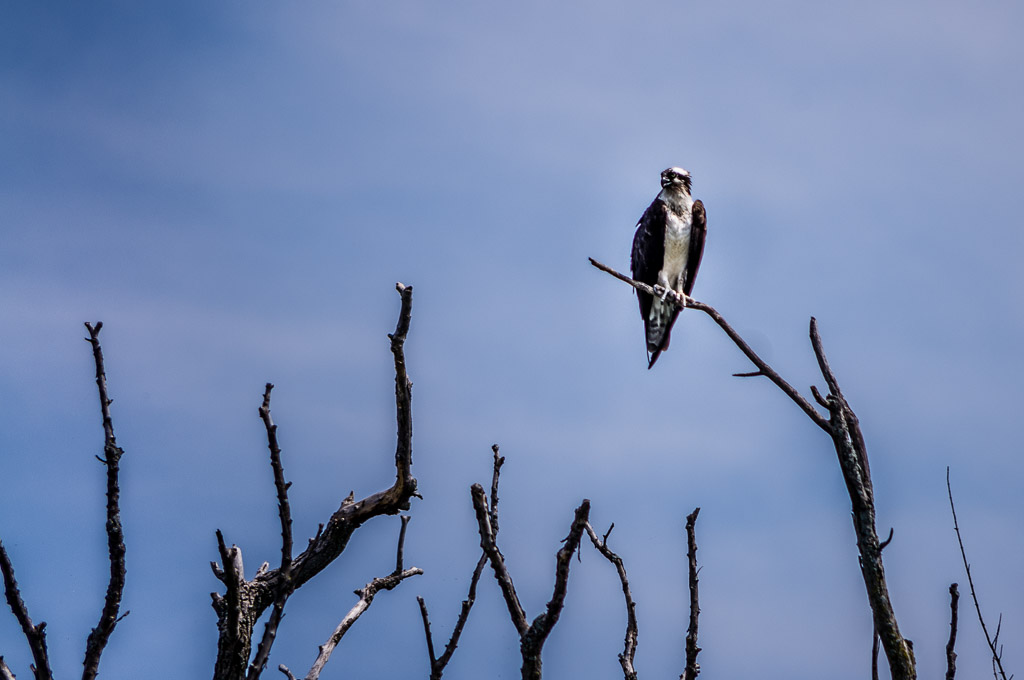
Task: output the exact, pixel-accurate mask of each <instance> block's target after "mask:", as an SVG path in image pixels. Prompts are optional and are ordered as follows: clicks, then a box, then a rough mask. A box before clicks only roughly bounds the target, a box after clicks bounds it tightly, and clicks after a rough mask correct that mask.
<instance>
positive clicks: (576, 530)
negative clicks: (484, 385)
mask: <svg viewBox="0 0 1024 680" xmlns="http://www.w3.org/2000/svg"><path fill="white" fill-rule="evenodd" d="M494 455H495V457H496V460H497V455H498V452H497V447H495V450H494ZM496 468H497V464H496ZM492 488H493V487H492ZM470 491H471V492H472V497H473V509H474V510H475V511H476V521H477V526H478V528H479V531H480V547H481V548H482V549H483V551H484V554H485V555H486V556H487V559H488V561H489V562H490V563H491V568H492V569H493V570H494V578H495V579H496V580H497V581H498V586H499V587H500V588H501V593H502V596H503V597H504V598H505V605H506V606H507V608H508V613H509V616H510V617H511V619H512V625H513V626H515V629H516V632H517V633H519V652H520V654H521V655H522V658H523V666H522V677H523V680H540V677H541V652H542V650H543V648H544V642H545V641H546V640H547V637H548V635H549V634H550V633H551V629H552V628H554V626H555V624H556V623H557V622H558V617H559V616H560V615H561V613H562V607H563V605H564V604H565V595H566V592H567V591H568V583H569V563H570V561H571V559H572V556H573V553H575V552H576V550H577V549H578V548H579V545H580V539H582V538H583V531H584V527H585V526H586V524H587V521H588V519H589V515H590V501H589V500H586V499H584V500H583V503H582V504H580V507H578V508H577V509H576V514H575V517H574V518H573V522H572V525H571V526H570V527H569V535H568V536H566V537H565V539H564V540H563V542H562V543H563V544H562V548H561V550H559V551H558V553H557V554H556V556H555V587H554V592H553V593H552V595H551V600H549V601H548V604H547V607H545V609H544V611H543V612H542V613H541V614H539V615H538V616H537V617H536V618H535V619H534V620H533V622H532V623H531V622H528V621H527V618H526V612H525V611H524V610H523V605H522V604H521V603H520V601H519V596H518V595H517V594H516V589H515V586H514V585H513V583H512V576H511V575H510V574H509V573H508V569H507V567H506V566H505V557H504V556H503V555H502V554H501V551H500V550H499V549H498V545H497V543H496V542H495V531H494V526H495V520H496V519H497V512H496V507H491V508H488V506H487V497H486V495H485V493H484V488H483V487H482V486H480V485H479V484H474V485H473V486H472V488H471V489H470ZM495 498H497V496H495Z"/></svg>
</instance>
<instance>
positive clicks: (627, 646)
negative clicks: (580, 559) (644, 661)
mask: <svg viewBox="0 0 1024 680" xmlns="http://www.w3.org/2000/svg"><path fill="white" fill-rule="evenodd" d="M614 527H615V524H614V523H612V525H611V526H610V527H608V532H607V533H605V535H604V538H598V537H597V532H595V531H594V528H593V527H592V526H591V525H590V522H587V524H586V526H585V529H586V530H587V535H588V536H590V542H591V543H593V544H594V547H595V548H597V550H598V552H600V553H601V554H602V555H604V557H605V559H607V560H608V561H609V562H611V563H612V564H613V565H615V570H616V571H617V572H618V574H619V582H620V583H621V584H622V595H623V597H624V598H625V599H626V637H625V642H624V645H623V648H622V653H621V654H619V665H620V666H622V676H623V678H624V680H636V669H635V668H634V667H633V659H634V657H635V656H636V646H637V642H638V636H639V629H638V627H637V622H636V603H635V602H634V601H633V594H632V593H631V592H630V590H629V579H628V578H627V576H626V565H625V564H624V563H623V562H622V558H621V557H619V556H618V555H616V554H615V553H614V552H612V551H611V549H610V548H609V547H608V536H610V535H611V533H612V529H613V528H614Z"/></svg>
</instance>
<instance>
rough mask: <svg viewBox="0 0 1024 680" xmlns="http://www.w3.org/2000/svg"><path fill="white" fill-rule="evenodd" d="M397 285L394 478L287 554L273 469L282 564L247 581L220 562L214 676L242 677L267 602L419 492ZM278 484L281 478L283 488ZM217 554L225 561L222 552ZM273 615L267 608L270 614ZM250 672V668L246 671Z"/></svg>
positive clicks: (405, 303) (407, 304)
mask: <svg viewBox="0 0 1024 680" xmlns="http://www.w3.org/2000/svg"><path fill="white" fill-rule="evenodd" d="M396 289H397V290H398V293H399V295H400V296H401V301H402V305H401V310H400V311H399V316H398V323H397V325H396V327H395V332H394V333H392V334H389V336H388V337H389V339H390V342H391V352H392V354H393V355H394V361H395V407H396V414H397V423H398V437H397V445H396V449H395V483H394V484H393V485H392V486H391V487H390V488H388V489H385V490H384V491H380V492H377V493H374V494H371V495H370V496H367V497H366V498H363V499H362V500H358V501H357V500H355V499H354V495H353V494H350V495H349V497H347V498H345V499H344V500H342V502H341V505H340V507H339V508H338V510H337V511H335V513H334V514H333V515H332V516H331V517H330V519H329V520H328V521H327V522H326V523H325V524H321V526H320V528H319V529H318V530H317V533H316V536H314V537H313V538H312V539H310V540H309V542H308V546H307V548H306V550H304V551H303V552H302V553H301V554H300V555H298V556H296V557H293V558H291V557H290V552H291V548H290V547H289V543H290V541H289V540H288V539H289V538H290V529H288V530H287V532H286V531H285V527H286V526H290V520H289V519H288V517H289V514H290V511H289V514H285V511H284V510H283V509H282V507H281V506H282V504H281V502H280V501H281V499H282V498H283V497H285V496H284V495H283V494H282V491H287V487H288V485H287V484H284V481H283V480H284V477H283V471H282V473H281V476H280V481H278V476H277V470H276V469H275V484H276V485H277V488H278V499H279V503H278V505H279V510H281V513H282V567H279V568H277V569H268V570H266V571H263V570H260V571H259V572H257V573H256V574H255V575H254V577H253V579H252V580H250V581H246V580H245V578H244V574H241V571H240V570H236V572H237V574H238V575H239V578H238V579H235V578H234V575H235V573H234V572H229V571H228V570H227V565H225V573H224V574H223V578H221V580H222V581H225V582H226V583H227V593H226V597H223V598H222V597H214V598H213V605H214V608H215V610H216V611H217V615H218V619H219V622H218V629H219V632H220V639H219V641H218V644H217V661H216V665H215V667H214V677H215V678H216V679H217V680H241V679H242V678H244V677H246V668H247V666H248V662H249V659H248V657H249V654H250V651H251V644H252V634H253V629H254V627H255V625H256V622H257V620H258V619H259V617H260V615H261V614H262V613H263V612H264V611H265V610H266V609H267V608H268V607H270V606H271V605H275V607H276V608H279V607H283V600H284V599H285V598H286V597H287V595H288V594H290V593H291V592H294V591H295V590H297V589H298V588H300V587H301V586H302V585H304V584H305V583H306V582H307V581H309V580H310V579H311V578H313V577H314V576H316V575H317V574H318V573H320V572H321V571H323V570H324V569H325V568H326V567H327V565H329V564H330V563H331V562H333V561H334V560H335V559H336V558H337V557H338V556H339V555H340V554H341V553H342V552H343V551H344V550H345V547H346V546H347V545H348V541H349V539H350V538H351V536H352V534H353V533H354V532H355V531H356V529H358V528H359V527H360V526H362V525H363V524H364V523H366V522H367V521H368V520H370V519H372V518H374V517H378V516H380V515H395V514H398V513H400V512H401V511H403V510H407V509H409V502H410V499H411V498H412V497H413V496H418V494H417V493H416V479H415V478H414V477H413V476H412V383H411V382H410V380H409V376H408V373H407V370H406V364H405V352H404V345H405V340H406V336H407V334H408V332H409V326H410V322H411V318H412V286H406V285H403V284H401V283H399V284H396ZM264 397H265V398H266V399H267V403H266V407H267V420H265V421H264V424H265V425H267V427H268V445H269V447H270V448H271V452H272V464H273V450H274V449H276V448H277V445H276V439H275V438H273V435H274V432H275V428H274V427H273V424H272V422H271V421H270V419H269V390H268V392H266V393H264ZM261 417H262V412H261ZM281 484H284V486H283V488H282V486H281ZM232 550H233V551H234V550H237V548H232ZM238 555H239V557H240V555H241V553H240V552H239V553H238ZM286 558H290V559H286ZM221 559H222V561H224V556H223V555H222V558H221ZM285 565H288V566H287V567H286V566H285ZM214 573H215V574H217V573H218V571H217V568H215V569H214ZM218 578H220V575H218ZM233 591H234V592H233ZM274 616H275V615H274V614H272V617H274ZM281 616H282V614H281V613H280V612H278V613H277V614H276V618H275V620H276V621H279V620H280V617H281ZM271 632H273V630H272V631H271ZM266 635H267V631H265V633H264V638H265V639H266V641H267V643H268V644H269V643H270V639H268V638H267V637H266ZM268 651H269V647H268ZM257 653H258V652H257ZM256 662H258V663H264V662H265V659H263V658H262V657H261V658H258V659H256ZM258 663H255V662H254V664H253V668H255V669H257V671H261V670H262V668H261V667H259V666H258ZM252 672H253V671H252V669H250V674H252ZM257 676H258V672H257Z"/></svg>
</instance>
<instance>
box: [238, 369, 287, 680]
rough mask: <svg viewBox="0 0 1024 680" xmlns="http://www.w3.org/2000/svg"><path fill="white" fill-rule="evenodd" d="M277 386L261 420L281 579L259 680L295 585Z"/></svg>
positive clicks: (258, 660)
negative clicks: (274, 409)
mask: <svg viewBox="0 0 1024 680" xmlns="http://www.w3.org/2000/svg"><path fill="white" fill-rule="evenodd" d="M273 389H274V385H273V383H267V385H266V389H265V390H264V392H263V403H262V404H261V405H260V407H259V411H258V412H259V416H260V420H262V421H263V426H264V428H265V429H266V431H267V448H268V449H270V467H271V469H272V470H273V472H274V488H275V489H276V490H277V511H278V516H279V517H280V519H281V567H280V573H281V583H280V585H279V587H278V589H277V595H276V596H275V598H274V606H273V609H272V610H271V612H270V617H269V618H268V619H267V623H266V625H265V626H264V628H263V637H262V638H261V639H260V643H259V645H258V646H257V647H256V656H255V657H254V658H253V660H252V663H250V664H249V673H248V675H247V676H246V677H247V680H258V678H259V677H260V675H261V674H262V673H263V670H264V669H265V668H266V666H267V660H268V659H269V658H270V649H271V648H272V647H273V646H274V641H275V640H276V639H277V629H278V627H280V625H281V619H283V618H284V606H285V603H286V602H287V601H288V598H289V597H290V596H291V594H292V592H294V589H293V588H292V585H291V578H290V576H291V567H292V511H291V505H290V504H289V502H288V489H289V488H290V487H291V483H289V482H286V481H285V479H284V465H283V464H282V463H281V447H280V445H279V444H278V442H277V425H275V424H274V420H273V418H272V417H271V415H270V392H271V390H273ZM263 565H264V566H263V568H261V569H260V571H258V572H257V576H260V575H263V574H265V573H267V571H268V569H267V567H268V565H267V563H266V562H264V563H263Z"/></svg>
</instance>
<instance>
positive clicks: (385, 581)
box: [278, 517, 423, 680]
mask: <svg viewBox="0 0 1024 680" xmlns="http://www.w3.org/2000/svg"><path fill="white" fill-rule="evenodd" d="M408 521H409V518H408V517H402V528H401V530H400V532H399V535H398V555H399V560H398V564H397V565H396V567H395V570H394V571H393V572H391V573H390V574H388V575H387V576H383V577H378V578H375V579H373V580H372V581H370V582H369V583H367V584H366V586H364V587H363V588H361V589H359V590H357V591H355V593H356V595H358V596H359V601H358V602H356V604H355V606H354V607H352V609H351V610H349V612H348V614H346V615H345V618H343V619H342V620H341V623H339V624H338V627H337V628H335V629H334V632H333V633H331V636H330V637H329V638H327V642H325V643H324V644H322V645H321V646H320V651H319V654H317V657H316V661H314V662H313V666H312V667H311V668H310V669H309V672H308V673H306V677H305V680H317V679H318V678H319V677H320V673H321V672H322V671H323V669H324V666H326V665H327V662H328V661H329V660H330V658H331V654H333V653H334V649H335V647H337V646H338V643H339V642H341V638H342V637H344V636H345V633H347V632H348V630H349V629H350V628H351V627H352V625H353V624H354V623H355V622H356V621H357V620H358V619H359V617H360V616H362V615H363V612H365V611H366V610H367V609H369V608H370V605H371V604H373V598H374V597H375V596H376V595H377V593H379V592H380V591H382V590H394V589H395V588H396V587H397V586H398V584H399V583H401V582H402V581H404V580H405V579H407V578H409V577H411V576H418V575H420V574H422V573H423V570H422V569H420V568H419V567H411V568H409V569H403V565H402V560H401V555H402V554H403V551H404V548H405V525H406V523H407V522H408ZM278 670H279V671H281V672H282V673H284V675H285V676H286V677H288V678H289V679H290V680H291V679H294V678H295V676H294V675H292V673H291V671H290V670H288V667H287V666H284V665H281V666H279V667H278Z"/></svg>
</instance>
